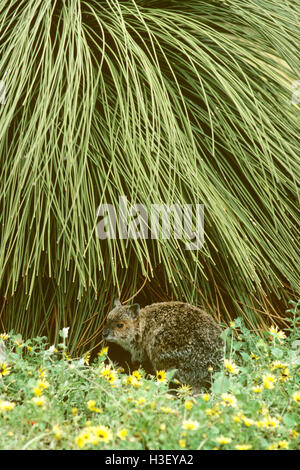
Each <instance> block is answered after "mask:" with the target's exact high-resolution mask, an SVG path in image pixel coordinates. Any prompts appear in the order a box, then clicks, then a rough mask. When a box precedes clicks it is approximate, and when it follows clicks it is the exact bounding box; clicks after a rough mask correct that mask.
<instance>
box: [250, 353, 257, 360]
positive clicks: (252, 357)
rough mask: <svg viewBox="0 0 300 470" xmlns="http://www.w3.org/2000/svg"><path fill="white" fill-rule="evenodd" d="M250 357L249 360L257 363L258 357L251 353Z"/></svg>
mask: <svg viewBox="0 0 300 470" xmlns="http://www.w3.org/2000/svg"><path fill="white" fill-rule="evenodd" d="M250 357H251V359H253V360H254V361H258V359H259V356H256V354H254V353H253V352H252V353H251V355H250Z"/></svg>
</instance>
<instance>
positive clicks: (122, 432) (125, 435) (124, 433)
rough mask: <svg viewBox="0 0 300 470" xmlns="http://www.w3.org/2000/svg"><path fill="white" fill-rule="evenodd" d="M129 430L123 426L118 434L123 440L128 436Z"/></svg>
mask: <svg viewBox="0 0 300 470" xmlns="http://www.w3.org/2000/svg"><path fill="white" fill-rule="evenodd" d="M127 434H128V431H127V429H126V428H122V429H120V430H119V431H118V432H117V436H118V437H119V438H120V439H121V440H122V441H125V439H126V437H127Z"/></svg>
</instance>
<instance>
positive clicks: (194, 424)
mask: <svg viewBox="0 0 300 470" xmlns="http://www.w3.org/2000/svg"><path fill="white" fill-rule="evenodd" d="M198 427H199V423H198V421H193V420H192V419H185V420H183V423H182V428H183V429H185V430H186V431H195V430H196V429H198Z"/></svg>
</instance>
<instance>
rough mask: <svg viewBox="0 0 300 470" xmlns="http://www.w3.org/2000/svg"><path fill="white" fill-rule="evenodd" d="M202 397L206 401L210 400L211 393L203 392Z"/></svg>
mask: <svg viewBox="0 0 300 470" xmlns="http://www.w3.org/2000/svg"><path fill="white" fill-rule="evenodd" d="M201 397H202V400H204V401H208V400H209V399H210V395H209V393H203V394H202V395H201Z"/></svg>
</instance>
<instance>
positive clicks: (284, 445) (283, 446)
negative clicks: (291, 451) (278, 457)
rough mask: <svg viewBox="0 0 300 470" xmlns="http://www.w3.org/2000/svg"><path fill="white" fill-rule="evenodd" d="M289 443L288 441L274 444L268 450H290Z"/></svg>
mask: <svg viewBox="0 0 300 470" xmlns="http://www.w3.org/2000/svg"><path fill="white" fill-rule="evenodd" d="M288 447H289V443H288V442H287V441H279V442H274V444H271V445H270V446H269V447H268V450H277V449H288Z"/></svg>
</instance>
